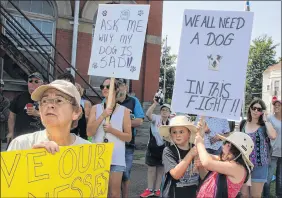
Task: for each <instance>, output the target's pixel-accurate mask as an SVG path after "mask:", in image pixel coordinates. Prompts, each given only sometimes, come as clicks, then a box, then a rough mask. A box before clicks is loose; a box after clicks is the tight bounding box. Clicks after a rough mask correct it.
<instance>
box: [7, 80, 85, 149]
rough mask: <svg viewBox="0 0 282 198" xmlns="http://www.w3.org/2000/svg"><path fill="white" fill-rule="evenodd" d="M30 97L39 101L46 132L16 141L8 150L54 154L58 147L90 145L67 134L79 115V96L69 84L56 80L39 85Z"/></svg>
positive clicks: (36, 133) (27, 135)
mask: <svg viewBox="0 0 282 198" xmlns="http://www.w3.org/2000/svg"><path fill="white" fill-rule="evenodd" d="M31 98H32V100H34V101H38V102H39V113H40V116H41V120H42V123H43V125H44V126H45V128H46V129H45V130H42V131H37V132H34V133H30V134H26V135H21V136H19V137H17V138H15V139H14V140H13V141H12V142H11V144H10V145H9V148H8V151H11V150H25V149H31V148H45V149H46V150H47V151H48V152H50V153H53V154H54V153H55V152H58V151H59V146H71V145H78V144H89V143H90V142H88V141H87V140H84V139H82V138H80V137H78V136H76V135H75V134H72V133H70V130H71V126H72V124H73V122H74V121H76V120H77V119H78V118H79V116H80V114H81V107H80V95H79V93H78V91H77V89H76V87H75V86H74V85H73V84H72V83H70V82H67V81H65V80H55V81H53V82H52V83H50V84H48V85H41V86H40V87H38V88H37V89H36V90H35V91H34V92H33V93H32V95H31Z"/></svg>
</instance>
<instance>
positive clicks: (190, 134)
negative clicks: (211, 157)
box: [159, 116, 199, 198]
mask: <svg viewBox="0 0 282 198" xmlns="http://www.w3.org/2000/svg"><path fill="white" fill-rule="evenodd" d="M159 131H160V135H161V136H162V137H163V138H164V139H165V140H166V141H168V142H171V144H172V145H171V146H167V147H165V149H164V151H163V164H164V171H165V178H164V183H163V189H162V192H161V195H162V197H164V198H166V197H169V198H182V197H190V198H193V197H196V191H197V188H198V184H199V174H198V173H196V172H194V171H193V169H194V168H193V159H194V158H195V157H196V156H197V151H196V149H195V147H190V145H191V144H192V143H193V142H194V138H195V135H196V132H197V128H196V126H194V124H193V122H191V121H189V120H188V118H187V117H186V116H175V117H174V118H172V119H171V121H170V123H169V125H168V126H164V125H163V126H160V128H159Z"/></svg>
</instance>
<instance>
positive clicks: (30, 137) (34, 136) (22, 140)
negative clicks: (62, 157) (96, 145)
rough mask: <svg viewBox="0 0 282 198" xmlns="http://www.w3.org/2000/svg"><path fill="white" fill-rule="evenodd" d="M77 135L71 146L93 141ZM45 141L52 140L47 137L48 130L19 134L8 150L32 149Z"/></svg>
mask: <svg viewBox="0 0 282 198" xmlns="http://www.w3.org/2000/svg"><path fill="white" fill-rule="evenodd" d="M72 135H74V136H75V141H74V143H73V144H71V145H70V146H74V145H78V144H91V142H89V141H87V140H84V139H82V138H81V137H78V136H76V135H75V134H72ZM43 141H50V140H49V139H48V137H47V134H46V130H42V131H36V132H34V133H29V134H25V135H21V136H18V137H17V138H15V139H14V140H13V141H12V142H11V143H10V145H9V148H8V149H7V151H13V150H28V149H32V146H33V145H34V144H39V143H40V142H43Z"/></svg>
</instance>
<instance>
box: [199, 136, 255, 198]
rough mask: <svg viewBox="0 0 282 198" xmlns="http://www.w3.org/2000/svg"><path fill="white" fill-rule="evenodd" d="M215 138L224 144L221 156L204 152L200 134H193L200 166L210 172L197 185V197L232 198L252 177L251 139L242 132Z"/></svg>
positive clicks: (252, 146) (252, 147)
mask: <svg viewBox="0 0 282 198" xmlns="http://www.w3.org/2000/svg"><path fill="white" fill-rule="evenodd" d="M218 136H219V138H220V139H221V140H223V141H224V144H223V146H222V151H221V153H220V155H219V156H214V155H210V154H209V153H208V152H207V150H206V148H205V143H204V140H203V138H202V137H201V135H200V134H197V135H196V138H195V145H196V147H197V151H198V154H199V160H200V164H201V165H200V166H202V167H203V168H205V169H206V170H208V171H209V172H208V174H207V175H206V176H205V178H204V180H203V181H202V183H201V185H200V186H199V190H198V193H197V198H206V197H226V198H227V197H228V198H235V197H236V196H237V194H238V193H239V191H240V189H241V187H242V185H243V183H246V182H247V181H248V179H249V176H250V174H251V167H253V164H252V162H251V161H250V160H249V155H250V154H251V152H252V151H253V149H254V143H253V141H252V139H251V138H250V137H249V136H248V135H247V134H244V133H241V132H233V133H230V135H229V136H228V137H225V136H221V135H218ZM197 164H199V163H197Z"/></svg>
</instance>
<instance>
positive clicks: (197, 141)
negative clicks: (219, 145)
mask: <svg viewBox="0 0 282 198" xmlns="http://www.w3.org/2000/svg"><path fill="white" fill-rule="evenodd" d="M198 143H203V144H204V139H203V138H202V136H201V135H200V134H199V133H197V135H196V137H195V145H197V144H198Z"/></svg>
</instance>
